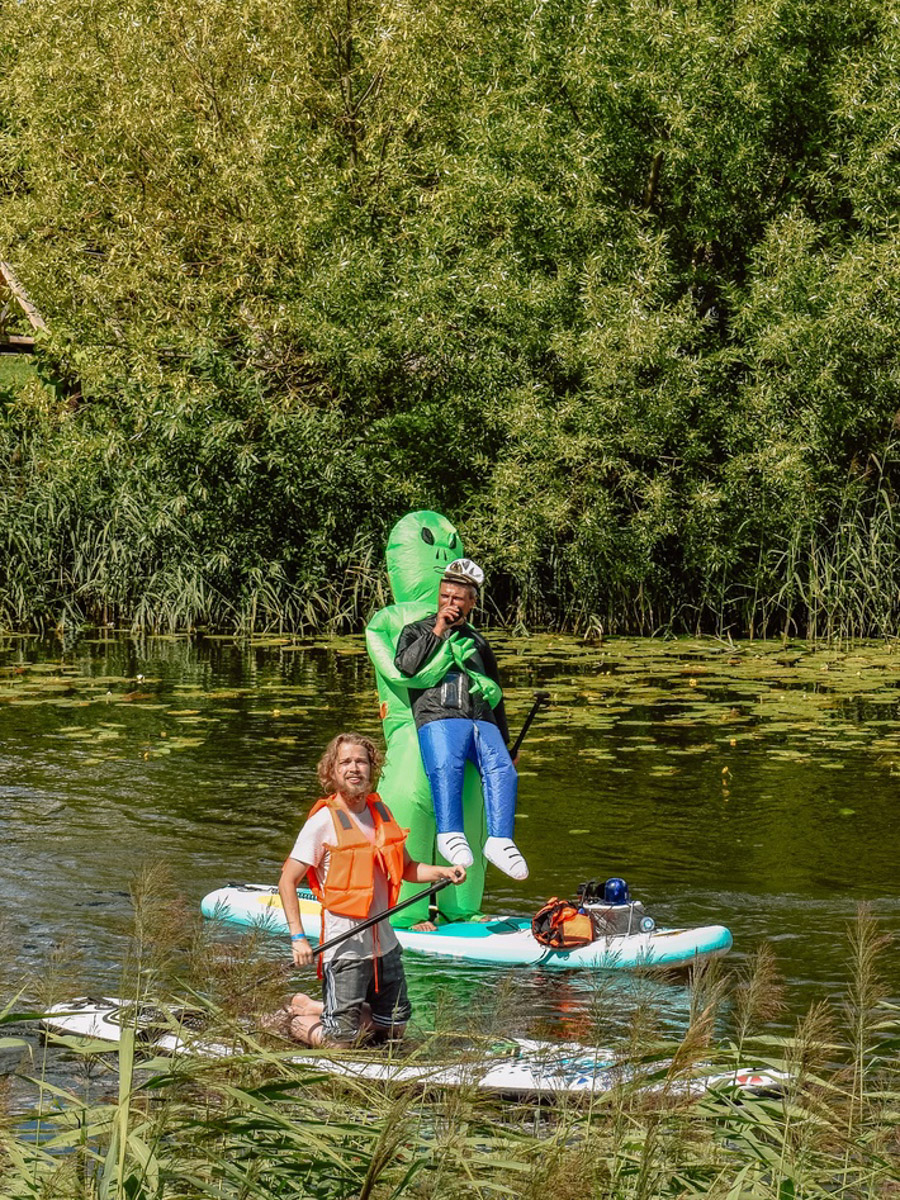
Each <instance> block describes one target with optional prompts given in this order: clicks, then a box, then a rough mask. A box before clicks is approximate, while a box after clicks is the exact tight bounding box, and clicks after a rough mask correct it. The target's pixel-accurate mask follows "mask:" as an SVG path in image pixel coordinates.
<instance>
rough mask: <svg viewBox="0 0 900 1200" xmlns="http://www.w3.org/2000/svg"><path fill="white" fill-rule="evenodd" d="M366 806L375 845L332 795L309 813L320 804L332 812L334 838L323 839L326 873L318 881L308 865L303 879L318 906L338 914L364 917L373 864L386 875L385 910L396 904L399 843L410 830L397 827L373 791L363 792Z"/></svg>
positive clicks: (400, 871)
mask: <svg viewBox="0 0 900 1200" xmlns="http://www.w3.org/2000/svg"><path fill="white" fill-rule="evenodd" d="M366 804H367V805H368V808H369V812H370V814H371V816H372V823H373V824H374V826H375V844H374V845H373V844H372V843H371V842H370V841H369V839H368V838H367V837H366V835H365V834H364V833H363V832H362V830H361V829H360V828H359V826H358V825H357V824H356V822H355V821H354V820H353V819H352V817H351V816H350V814H349V813H348V812H347V809H346V808H345V807H344V805H343V804H340V803H339V802H338V798H337V794H335V795H333V796H326V797H325V799H323V800H317V801H316V803H315V804H314V805H313V807H312V808H311V809H310V813H309V815H310V816H312V815H313V813H317V812H318V811H319V809H321V808H329V809H330V810H331V819H332V821H333V822H334V835H335V842H334V845H329V844H328V843H327V842H326V846H327V849H328V853H329V859H328V874H327V875H326V877H325V879H324V881H322V880H320V879H319V874H318V872H317V871H316V869H315V867H310V868H309V872H308V876H307V877H308V879H309V886H310V888H311V889H312V891H313V893H314V894H315V896H316V899H317V900H318V901H319V903H320V904H321V905H322V908H323V909H326V908H327V909H328V911H329V912H332V913H336V914H337V915H338V916H341V917H356V918H359V919H362V918H363V917H367V916H368V915H369V909H370V908H371V907H372V898H373V895H374V892H375V864H376V863H377V864H378V865H379V866H381V868H382V869H383V871H384V873H385V875H386V877H387V885H388V907H389V908H391V907H393V905H395V904H396V903H397V898H398V897H399V895H400V885H401V883H402V882H403V846H404V843H405V842H406V835H407V833H408V832H409V830H408V829H401V828H400V826H399V825H398V824H397V822H396V821H395V820H394V818H393V817H392V816H391V812H390V809H389V808H388V807H387V805H386V804H385V803H384V801H383V800H382V799H381V797H380V796H379V795H378V793H377V792H371V793H370V794H369V795H368V796H366ZM323 917H324V913H323Z"/></svg>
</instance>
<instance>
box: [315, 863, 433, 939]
mask: <svg viewBox="0 0 900 1200" xmlns="http://www.w3.org/2000/svg"><path fill="white" fill-rule="evenodd" d="M453 882H454V881H453V880H452V879H439V880H438V881H437V883H433V884H432V885H431V887H429V888H425V890H424V891H422V892H416V894H415V896H410V897H409V898H408V899H407V900H401V901H400V903H399V904H395V905H394V907H393V908H386V909H385V910H384V912H380V913H378V914H376V916H374V917H367V918H366V920H365V921H361V922H360V923H359V925H354V926H353V928H352V929H347V930H345V931H344V932H343V933H339V934H338V935H337V937H333V938H329V939H328V941H327V942H322V943H320V945H318V946H313V948H312V952H313V954H321V953H322V952H323V951H325V950H330V949H331V948H332V946H339V945H340V944H341V942H343V941H346V939H347V938H348V937H353V935H354V934H356V933H360V932H361V931H362V930H363V929H371V927H372V926H373V925H377V924H378V922H379V921H383V920H384V919H385V917H392V916H393V915H394V913H398V912H400V911H401V910H402V909H404V908H409V906H410V905H411V904H416V903H417V902H418V901H419V900H424V899H425V897H426V896H436V895H437V893H438V892H440V891H441V890H442V889H443V888H445V887H449V885H450V884H451V883H453Z"/></svg>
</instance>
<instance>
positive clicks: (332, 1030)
mask: <svg viewBox="0 0 900 1200" xmlns="http://www.w3.org/2000/svg"><path fill="white" fill-rule="evenodd" d="M400 954H401V952H400V947H399V946H395V947H394V949H393V950H389V951H388V953H387V954H384V955H382V956H381V957H380V958H378V959H377V960H376V959H372V958H336V959H334V960H333V961H332V962H328V963H325V965H324V967H323V968H322V999H323V1000H324V1002H325V1008H324V1010H323V1012H322V1032H323V1033H324V1034H325V1037H326V1038H327V1039H328V1040H329V1041H340V1042H352V1041H355V1040H356V1038H357V1037H358V1035H359V1025H360V1010H361V1009H362V1006H363V1004H364V1003H367V1004H368V1005H369V1007H370V1008H371V1009H372V1023H373V1024H374V1026H375V1031H376V1034H377V1033H378V1032H379V1031H382V1032H384V1033H387V1032H388V1030H390V1029H391V1027H392V1026H394V1025H405V1024H406V1022H407V1021H408V1020H409V1018H410V1017H411V1016H412V1005H411V1004H410V1002H409V997H408V996H407V994H406V976H405V975H404V974H403V960H402V958H401V956H400ZM376 961H377V964H378V991H376V990H375V979H376V976H375V964H376Z"/></svg>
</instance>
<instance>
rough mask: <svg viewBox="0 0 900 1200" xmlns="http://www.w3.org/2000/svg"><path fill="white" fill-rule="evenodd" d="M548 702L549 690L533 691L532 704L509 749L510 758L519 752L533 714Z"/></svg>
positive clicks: (533, 716)
mask: <svg viewBox="0 0 900 1200" xmlns="http://www.w3.org/2000/svg"><path fill="white" fill-rule="evenodd" d="M549 703H550V693H549V692H535V693H534V704H532V706H531V711H530V712H529V714H528V716H527V717H526V718H525V723H524V725H523V726H522V730H521V732H520V734H519V736H518V737H517V738H516V740H515V742H514V744H513V748H512V750H510V752H509V757H510V758H513V759H514V758H515V757H516V755H517V754H518V753H519V747H520V746H521V745H522V742H523V740H524V738H525V734H526V733H527V732H528V729H529V726H530V725H531V722H532V721H533V720H534V718H535V716H536V715H537V713H538V712H539V711H540V709H542V708H544V707H545V706H546V705H549Z"/></svg>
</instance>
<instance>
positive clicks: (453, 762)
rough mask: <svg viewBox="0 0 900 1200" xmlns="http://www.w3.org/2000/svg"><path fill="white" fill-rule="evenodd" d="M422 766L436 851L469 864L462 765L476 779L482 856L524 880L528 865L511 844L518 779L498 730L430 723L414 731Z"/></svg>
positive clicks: (463, 721) (484, 724)
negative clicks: (483, 826) (483, 823)
mask: <svg viewBox="0 0 900 1200" xmlns="http://www.w3.org/2000/svg"><path fill="white" fill-rule="evenodd" d="M418 733H419V747H420V749H421V751H422V764H423V766H424V767H425V774H426V775H427V776H428V782H429V784H430V785H431V798H432V801H433V803H434V814H435V819H436V821H437V831H438V836H437V848H438V851H439V852H440V853H441V854H442V855H443V856H444V858H446V859H447V861H448V862H451V863H454V864H456V865H458V866H461V867H469V866H471V865H472V861H473V859H472V850H471V847H470V846H469V843H468V841H467V840H466V836H465V833H464V832H463V807H462V790H463V774H464V772H465V767H466V761H467V760H471V761H472V762H474V763H475V766H476V767H477V768H478V771H479V773H480V775H481V785H482V789H483V791H484V808H485V815H486V817H487V830H488V838H487V841H486V842H485V844H484V847H483V850H484V856H485V858H486V859H487V860H488V862H492V863H493V864H494V866H495V867H499V868H500V870H501V871H505V872H506V874H507V875H509V876H511V877H512V878H513V879H525V878H526V877H527V875H528V867H527V865H526V863H525V859H524V858H523V857H522V855H521V854H520V852H519V850H518V848H517V847H516V844H515V842H514V841H513V824H514V821H515V815H516V789H517V786H518V776H517V775H516V768H515V767H514V766H513V761H512V759H511V758H510V756H509V751H508V750H507V748H506V745H505V743H504V741H503V738H502V737H501V735H500V730H499V729H498V728H497V726H496V725H493V724H492V723H491V722H490V721H471V720H469V719H468V718H465V717H450V718H447V719H445V720H441V721H429V722H428V723H427V724H426V725H423V726H422V727H421V729H419V731H418Z"/></svg>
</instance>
